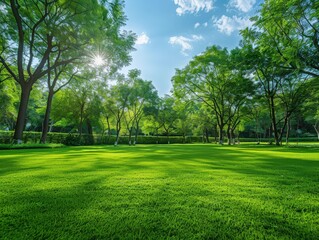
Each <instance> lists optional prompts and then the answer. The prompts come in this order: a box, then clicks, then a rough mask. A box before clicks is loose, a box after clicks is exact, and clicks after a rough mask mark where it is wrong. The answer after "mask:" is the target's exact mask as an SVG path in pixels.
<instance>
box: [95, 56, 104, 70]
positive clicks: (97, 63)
mask: <svg viewBox="0 0 319 240" xmlns="http://www.w3.org/2000/svg"><path fill="white" fill-rule="evenodd" d="M103 64H104V59H103V58H102V56H100V55H96V56H94V58H93V65H94V66H97V67H98V66H101V65H103Z"/></svg>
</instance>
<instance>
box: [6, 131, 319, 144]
mask: <svg viewBox="0 0 319 240" xmlns="http://www.w3.org/2000/svg"><path fill="white" fill-rule="evenodd" d="M40 137H41V133H40V132H24V134H23V143H39V141H40ZM12 139H13V132H12V131H0V144H10V143H12ZM132 141H133V139H132ZM168 141H169V143H199V142H203V138H202V137H194V136H192V137H186V138H183V137H181V136H171V137H169V138H167V136H159V137H156V136H138V138H137V143H139V144H157V143H158V144H167V143H168ZM209 141H210V142H215V139H214V138H209ZM240 141H241V142H258V140H257V139H256V138H240ZM289 141H290V142H315V141H318V138H317V137H304V138H290V139H289ZM114 142H115V136H105V135H104V136H102V135H98V134H96V135H93V136H92V135H86V134H83V135H82V136H81V137H80V136H79V135H78V134H69V133H52V132H51V133H48V137H47V143H55V144H61V143H62V144H65V145H71V146H77V145H94V144H96V145H102V144H103V145H112V144H114ZM225 142H227V139H225ZM261 142H270V139H266V138H265V139H261ZM128 143H129V138H128V136H121V137H120V140H119V144H128Z"/></svg>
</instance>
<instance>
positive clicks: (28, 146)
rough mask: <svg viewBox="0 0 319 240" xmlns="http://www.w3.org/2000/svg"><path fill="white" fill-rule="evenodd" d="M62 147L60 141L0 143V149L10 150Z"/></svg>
mask: <svg viewBox="0 0 319 240" xmlns="http://www.w3.org/2000/svg"><path fill="white" fill-rule="evenodd" d="M61 147H64V145H63V144H60V143H48V144H40V143H26V144H0V150H10V149H14V150H15V149H35V148H61Z"/></svg>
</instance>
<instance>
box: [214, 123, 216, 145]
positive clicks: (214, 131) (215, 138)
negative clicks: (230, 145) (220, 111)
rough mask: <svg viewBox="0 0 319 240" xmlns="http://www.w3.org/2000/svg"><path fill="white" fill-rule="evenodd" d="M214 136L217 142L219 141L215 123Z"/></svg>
mask: <svg viewBox="0 0 319 240" xmlns="http://www.w3.org/2000/svg"><path fill="white" fill-rule="evenodd" d="M214 138H215V143H217V124H215V125H214Z"/></svg>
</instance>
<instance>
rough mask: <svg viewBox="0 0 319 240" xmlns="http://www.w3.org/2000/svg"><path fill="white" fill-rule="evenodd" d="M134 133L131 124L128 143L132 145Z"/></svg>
mask: <svg viewBox="0 0 319 240" xmlns="http://www.w3.org/2000/svg"><path fill="white" fill-rule="evenodd" d="M132 133H133V127H132V126H131V127H130V128H129V131H128V145H130V146H131V145H132Z"/></svg>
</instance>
